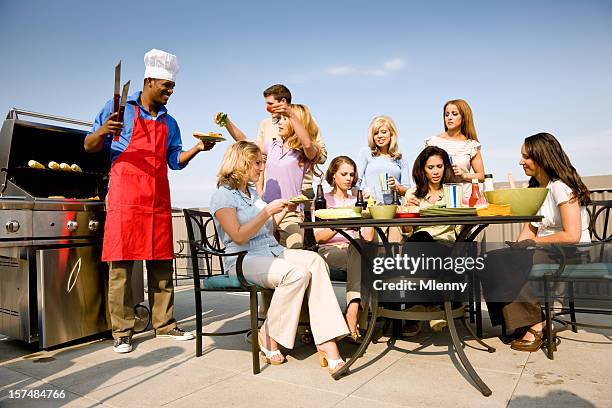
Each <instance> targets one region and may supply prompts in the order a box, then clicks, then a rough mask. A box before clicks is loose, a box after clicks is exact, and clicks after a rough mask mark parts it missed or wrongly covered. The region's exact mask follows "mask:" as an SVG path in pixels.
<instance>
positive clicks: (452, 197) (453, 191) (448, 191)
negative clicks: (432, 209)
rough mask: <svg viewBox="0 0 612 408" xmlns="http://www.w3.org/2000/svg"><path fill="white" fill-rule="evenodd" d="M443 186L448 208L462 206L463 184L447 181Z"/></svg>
mask: <svg viewBox="0 0 612 408" xmlns="http://www.w3.org/2000/svg"><path fill="white" fill-rule="evenodd" d="M442 187H443V188H444V202H445V204H446V208H461V206H462V205H461V199H462V198H463V194H462V192H463V191H462V190H463V188H462V186H461V184H460V183H447V184H444V185H443V186H442Z"/></svg>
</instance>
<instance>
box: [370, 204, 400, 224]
mask: <svg viewBox="0 0 612 408" xmlns="http://www.w3.org/2000/svg"><path fill="white" fill-rule="evenodd" d="M368 209H369V210H370V214H371V215H372V218H374V219H375V220H381V219H389V218H393V217H395V212H396V211H397V205H395V204H391V205H371V206H369V207H368Z"/></svg>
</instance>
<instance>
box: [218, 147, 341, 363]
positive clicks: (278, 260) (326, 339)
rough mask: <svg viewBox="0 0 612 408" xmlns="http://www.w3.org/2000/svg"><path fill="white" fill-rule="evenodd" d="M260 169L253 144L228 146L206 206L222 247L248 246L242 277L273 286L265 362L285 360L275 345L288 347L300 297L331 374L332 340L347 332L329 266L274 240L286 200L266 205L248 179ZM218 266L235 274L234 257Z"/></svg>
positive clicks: (262, 334) (335, 357)
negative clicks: (304, 302) (214, 189)
mask: <svg viewBox="0 0 612 408" xmlns="http://www.w3.org/2000/svg"><path fill="white" fill-rule="evenodd" d="M263 169H264V164H263V159H262V155H261V150H260V149H259V147H257V145H256V144H255V143H253V142H247V141H240V142H237V143H235V144H233V145H231V146H230V147H229V148H228V149H227V151H226V153H225V156H224V157H223V162H222V165H221V169H220V170H219V174H218V176H217V186H218V190H217V191H216V192H215V193H214V194H213V196H212V198H211V201H210V206H209V210H210V212H211V214H213V217H214V220H215V224H216V225H217V226H218V231H219V236H220V238H221V240H222V241H223V244H224V246H225V249H226V251H228V252H239V251H248V253H247V255H246V256H245V258H244V260H243V271H244V276H245V278H246V279H247V280H248V281H249V282H251V283H253V284H256V285H258V286H261V287H264V288H270V289H274V294H273V296H272V301H271V304H270V307H269V309H268V313H267V317H266V320H265V321H264V323H263V325H262V327H261V329H260V331H259V333H258V335H259V344H260V348H261V351H262V352H263V353H264V354H265V357H266V360H267V361H268V363H270V364H273V365H275V364H282V363H283V362H285V357H284V356H283V355H282V354H281V352H280V350H279V344H280V345H282V346H283V347H285V348H288V349H291V348H293V345H294V341H295V333H296V330H297V327H298V321H299V317H300V310H301V308H302V301H306V302H308V313H309V317H310V325H311V328H312V333H313V336H314V342H315V344H316V345H317V350H318V353H319V358H320V362H321V365H322V366H323V367H325V366H327V367H329V371H330V373H332V374H333V373H334V372H336V371H337V370H338V369H340V367H342V366H343V365H344V361H343V360H342V358H341V357H340V353H339V351H338V347H337V345H336V339H338V338H341V337H344V336H345V335H347V334H348V329H347V326H346V323H345V322H344V318H343V316H342V312H341V310H340V306H339V305H338V301H337V300H336V296H335V294H334V290H333V288H332V285H331V282H330V280H329V269H328V267H327V264H326V263H325V260H323V258H321V256H319V255H318V254H317V253H315V252H312V251H305V250H297V249H287V248H284V247H282V246H281V245H279V244H278V243H277V242H276V240H275V239H274V236H273V235H272V228H273V224H278V223H279V222H281V221H282V218H283V217H285V216H286V215H287V213H288V212H289V211H291V208H290V207H291V204H290V203H289V202H288V201H287V200H285V199H282V198H279V199H275V200H272V201H270V202H269V203H267V204H266V203H265V202H264V201H262V200H261V199H260V198H259V195H258V194H257V191H256V189H255V188H254V183H256V182H257V180H258V179H259V176H260V175H261V172H262V171H263ZM224 266H225V268H226V270H227V271H228V273H229V274H230V275H233V274H235V273H236V272H235V271H236V258H225V259H224Z"/></svg>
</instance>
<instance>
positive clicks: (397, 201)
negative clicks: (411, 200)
mask: <svg viewBox="0 0 612 408" xmlns="http://www.w3.org/2000/svg"><path fill="white" fill-rule="evenodd" d="M392 204H395V205H402V203H401V201H400V195H399V193H398V192H397V190H393V203H392Z"/></svg>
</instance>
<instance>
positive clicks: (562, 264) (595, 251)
mask: <svg viewBox="0 0 612 408" xmlns="http://www.w3.org/2000/svg"><path fill="white" fill-rule="evenodd" d="M611 209H612V200H607V201H594V202H593V204H592V207H591V208H590V209H589V211H588V212H589V215H590V223H589V232H590V234H591V240H592V243H591V244H581V245H573V246H566V247H564V246H561V245H552V246H549V247H548V248H547V249H546V250H547V251H549V252H552V253H554V254H555V255H554V256H555V257H556V259H557V260H558V261H559V264H558V265H554V264H553V265H534V268H533V269H532V278H536V279H542V280H543V283H544V304H543V311H544V316H545V320H546V329H545V330H546V338H547V355H548V358H549V359H551V360H552V359H553V358H554V355H553V353H554V351H555V349H556V341H557V333H558V332H560V331H563V330H566V329H568V328H569V326H571V328H572V331H574V332H577V331H578V330H577V326H584V327H593V328H611V327H612V326H610V325H595V324H587V323H579V322H577V321H576V313H585V314H603V315H612V310H610V309H609V308H594V307H576V299H578V300H581V297H577V296H576V287H575V285H576V284H582V285H586V284H590V285H593V284H594V285H601V286H597V292H598V293H596V294H594V295H595V296H597V295H599V296H601V295H603V296H604V297H605V298H606V299H602V298H588V297H584V298H582V300H600V301H601V300H608V301H610V300H612V298H610V287H612V259H609V258H610V257H611V255H610V254H611V252H612V232H609V231H608V224H609V220H610V210H611ZM576 249H578V251H576ZM572 258H573V260H572ZM558 283H565V284H566V285H567V297H566V298H567V300H568V307H562V308H561V309H560V310H558V311H553V309H552V302H553V300H554V298H555V294H554V293H553V290H552V288H554V286H555V285H556V284H558ZM600 289H603V291H604V292H605V293H599V292H600ZM563 315H569V320H567V319H564V318H562V317H561V316H563ZM553 321H555V322H557V323H560V324H561V325H562V327H561V328H559V329H555V330H553V327H552V322H553Z"/></svg>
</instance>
